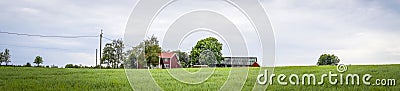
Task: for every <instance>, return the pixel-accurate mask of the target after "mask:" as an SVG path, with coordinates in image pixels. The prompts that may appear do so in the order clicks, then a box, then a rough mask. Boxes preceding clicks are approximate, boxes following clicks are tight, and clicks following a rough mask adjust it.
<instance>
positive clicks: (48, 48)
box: [0, 44, 91, 51]
mask: <svg viewBox="0 0 400 91" xmlns="http://www.w3.org/2000/svg"><path fill="white" fill-rule="evenodd" d="M0 46H12V47H23V48H32V49H47V50H64V51H72V50H74V51H88V50H89V49H64V48H50V47H34V46H21V45H12V44H0ZM90 50H91V49H90Z"/></svg>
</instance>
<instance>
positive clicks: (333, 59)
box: [317, 54, 340, 65]
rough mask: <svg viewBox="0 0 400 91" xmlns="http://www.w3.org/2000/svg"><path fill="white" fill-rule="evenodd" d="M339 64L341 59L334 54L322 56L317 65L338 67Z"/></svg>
mask: <svg viewBox="0 0 400 91" xmlns="http://www.w3.org/2000/svg"><path fill="white" fill-rule="evenodd" d="M339 62H340V59H339V57H337V56H335V55H334V54H332V55H331V54H322V55H321V56H320V57H319V59H318V62H317V65H338V64H339Z"/></svg>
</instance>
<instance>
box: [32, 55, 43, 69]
mask: <svg viewBox="0 0 400 91" xmlns="http://www.w3.org/2000/svg"><path fill="white" fill-rule="evenodd" d="M33 63H35V64H36V65H37V66H38V67H39V64H42V63H43V58H42V57H40V56H36V58H35V60H34V61H33Z"/></svg>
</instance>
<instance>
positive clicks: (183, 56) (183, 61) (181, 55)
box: [173, 50, 189, 67]
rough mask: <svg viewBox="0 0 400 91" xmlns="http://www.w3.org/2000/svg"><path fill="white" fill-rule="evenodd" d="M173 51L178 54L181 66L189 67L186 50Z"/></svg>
mask: <svg viewBox="0 0 400 91" xmlns="http://www.w3.org/2000/svg"><path fill="white" fill-rule="evenodd" d="M173 52H174V53H176V54H177V55H178V60H179V63H180V64H181V66H182V67H189V55H188V54H187V53H186V52H182V51H180V50H176V51H173Z"/></svg>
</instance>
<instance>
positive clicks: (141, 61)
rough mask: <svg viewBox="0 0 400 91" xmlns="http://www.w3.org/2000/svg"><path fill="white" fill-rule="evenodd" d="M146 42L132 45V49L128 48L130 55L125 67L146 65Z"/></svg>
mask: <svg viewBox="0 0 400 91" xmlns="http://www.w3.org/2000/svg"><path fill="white" fill-rule="evenodd" d="M144 46H145V45H144V43H143V42H141V43H139V45H137V46H135V47H132V49H131V50H128V51H127V52H126V53H127V55H129V56H128V58H127V60H125V64H126V66H125V67H128V68H139V67H143V66H145V63H147V62H146V60H145V56H144Z"/></svg>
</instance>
